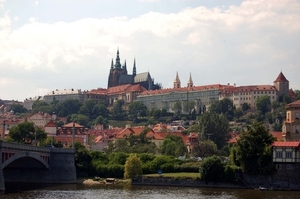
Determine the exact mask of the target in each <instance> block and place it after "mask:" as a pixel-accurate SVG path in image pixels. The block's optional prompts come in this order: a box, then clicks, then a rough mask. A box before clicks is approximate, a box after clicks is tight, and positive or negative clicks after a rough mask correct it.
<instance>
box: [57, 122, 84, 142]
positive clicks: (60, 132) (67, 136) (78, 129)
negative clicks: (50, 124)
mask: <svg viewBox="0 0 300 199" xmlns="http://www.w3.org/2000/svg"><path fill="white" fill-rule="evenodd" d="M73 131H74V138H75V140H74V141H75V142H79V143H81V144H83V145H85V146H87V145H88V144H89V134H88V129H86V128H85V127H84V126H81V125H79V124H77V123H75V122H70V123H68V124H65V125H63V126H62V127H60V128H58V129H57V132H56V135H55V136H54V139H55V140H56V141H57V142H61V143H62V144H63V146H71V145H72V141H73Z"/></svg>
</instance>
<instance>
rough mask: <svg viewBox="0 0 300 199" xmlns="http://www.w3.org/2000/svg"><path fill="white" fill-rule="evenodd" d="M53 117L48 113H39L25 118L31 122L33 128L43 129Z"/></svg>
mask: <svg viewBox="0 0 300 199" xmlns="http://www.w3.org/2000/svg"><path fill="white" fill-rule="evenodd" d="M53 117H55V115H53ZM53 117H52V115H50V114H48V113H41V112H39V113H36V114H33V115H31V116H29V117H27V121H28V122H32V123H33V124H34V125H35V126H39V127H44V126H45V125H46V124H47V123H48V122H49V121H50V120H51V119H53Z"/></svg>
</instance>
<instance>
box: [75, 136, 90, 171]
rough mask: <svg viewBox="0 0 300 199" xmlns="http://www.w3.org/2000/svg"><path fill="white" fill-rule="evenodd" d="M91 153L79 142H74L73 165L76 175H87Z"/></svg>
mask: <svg viewBox="0 0 300 199" xmlns="http://www.w3.org/2000/svg"><path fill="white" fill-rule="evenodd" d="M91 161H92V158H91V154H90V152H89V151H88V150H87V149H86V148H85V146H84V145H82V144H81V143H79V142H76V143H75V166H76V173H77V176H88V175H89V173H90V171H91V165H92V164H91Z"/></svg>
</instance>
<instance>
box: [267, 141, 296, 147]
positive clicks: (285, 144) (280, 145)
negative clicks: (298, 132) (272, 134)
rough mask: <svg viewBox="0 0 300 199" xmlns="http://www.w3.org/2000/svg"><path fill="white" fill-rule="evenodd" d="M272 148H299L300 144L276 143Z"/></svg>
mask: <svg viewBox="0 0 300 199" xmlns="http://www.w3.org/2000/svg"><path fill="white" fill-rule="evenodd" d="M272 146H275V147H299V146H300V142H274V143H273V145H272Z"/></svg>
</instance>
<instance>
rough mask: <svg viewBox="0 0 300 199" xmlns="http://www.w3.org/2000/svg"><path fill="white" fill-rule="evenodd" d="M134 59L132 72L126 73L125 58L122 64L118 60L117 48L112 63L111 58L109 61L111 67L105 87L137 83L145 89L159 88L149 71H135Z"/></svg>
mask: <svg viewBox="0 0 300 199" xmlns="http://www.w3.org/2000/svg"><path fill="white" fill-rule="evenodd" d="M136 71H137V70H136V61H135V59H134V62H133V69H132V74H128V72H127V66H126V60H125V62H124V64H123V65H122V64H121V62H120V53H119V49H118V50H117V57H116V61H115V63H114V61H113V59H112V61H111V67H110V71H109V76H108V84H107V88H108V89H109V88H111V87H115V86H120V85H126V84H131V85H135V84H139V85H141V86H143V87H144V88H145V89H147V90H153V89H159V85H155V84H154V80H153V79H152V78H151V75H150V73H149V72H144V73H139V74H137V72H136Z"/></svg>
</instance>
